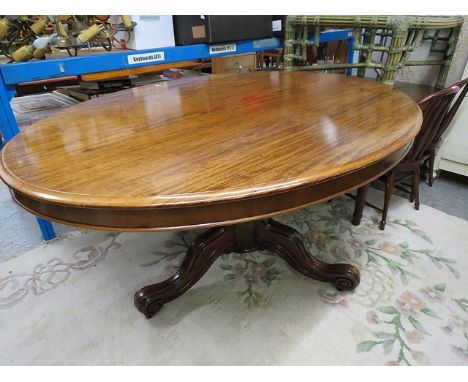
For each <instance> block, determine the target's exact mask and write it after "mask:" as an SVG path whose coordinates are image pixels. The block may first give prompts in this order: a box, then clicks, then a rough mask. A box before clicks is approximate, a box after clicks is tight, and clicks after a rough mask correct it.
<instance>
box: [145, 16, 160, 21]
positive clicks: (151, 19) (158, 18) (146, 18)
mask: <svg viewBox="0 0 468 382" xmlns="http://www.w3.org/2000/svg"><path fill="white" fill-rule="evenodd" d="M160 20H161V16H160V15H144V16H140V21H160Z"/></svg>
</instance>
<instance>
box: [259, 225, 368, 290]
mask: <svg viewBox="0 0 468 382" xmlns="http://www.w3.org/2000/svg"><path fill="white" fill-rule="evenodd" d="M257 239H258V245H259V246H260V247H261V248H264V249H269V250H271V251H273V252H275V253H277V254H278V255H279V256H281V257H282V258H283V259H284V260H285V261H286V262H288V263H289V265H291V266H292V267H293V268H295V269H296V270H298V271H299V272H301V273H302V274H303V275H305V276H307V277H310V278H313V279H315V280H319V281H324V282H329V283H332V284H334V285H335V288H336V289H338V290H340V291H342V290H353V289H354V288H356V287H357V286H358V285H359V281H360V277H359V270H358V269H357V268H356V267H354V266H352V265H348V264H327V263H324V262H323V261H320V260H318V259H316V258H314V257H313V256H312V255H311V254H310V253H309V251H308V250H307V249H306V247H305V245H304V243H303V239H302V236H301V235H300V234H299V232H297V231H296V230H295V229H294V228H291V227H288V226H286V225H284V224H281V223H278V222H276V221H274V220H273V219H268V220H266V221H263V222H258V223H257Z"/></svg>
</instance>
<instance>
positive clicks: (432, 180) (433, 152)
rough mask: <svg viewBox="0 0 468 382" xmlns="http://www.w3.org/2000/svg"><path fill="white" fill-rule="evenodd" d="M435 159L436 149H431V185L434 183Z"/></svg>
mask: <svg viewBox="0 0 468 382" xmlns="http://www.w3.org/2000/svg"><path fill="white" fill-rule="evenodd" d="M434 161H435V149H431V155H430V156H429V176H428V178H429V186H431V187H432V185H433V184H434Z"/></svg>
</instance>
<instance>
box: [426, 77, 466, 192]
mask: <svg viewBox="0 0 468 382" xmlns="http://www.w3.org/2000/svg"><path fill="white" fill-rule="evenodd" d="M453 86H458V87H459V88H460V92H458V94H457V98H456V100H455V102H454V103H453V104H452V106H451V107H450V110H449V111H448V113H447V115H446V117H445V118H444V121H443V124H442V126H441V128H440V129H439V131H438V132H437V134H436V136H435V137H434V140H433V141H432V143H431V145H430V146H429V150H428V152H427V155H428V159H427V160H426V163H427V169H428V177H427V179H428V183H429V186H431V187H432V185H433V183H434V160H435V156H436V149H437V146H438V145H439V142H440V139H441V137H442V135H443V134H444V133H445V131H446V130H447V128H448V127H449V126H450V123H452V120H453V117H454V116H455V114H457V111H458V108H459V107H460V105H461V103H462V102H463V99H464V98H465V96H466V93H467V92H468V77H467V78H465V79H464V80H461V81H459V82H457V83H456V84H453Z"/></svg>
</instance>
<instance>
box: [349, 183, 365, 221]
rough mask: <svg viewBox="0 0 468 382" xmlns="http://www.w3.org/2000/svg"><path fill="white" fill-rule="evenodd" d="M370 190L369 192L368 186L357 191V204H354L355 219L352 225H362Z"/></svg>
mask: <svg viewBox="0 0 468 382" xmlns="http://www.w3.org/2000/svg"><path fill="white" fill-rule="evenodd" d="M368 190H369V185H368V184H366V185H365V186H362V187H360V188H358V190H357V194H356V203H355V204H354V213H353V219H352V220H351V223H353V224H354V225H359V224H361V218H362V211H363V210H364V206H365V204H366V197H367V191H368Z"/></svg>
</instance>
